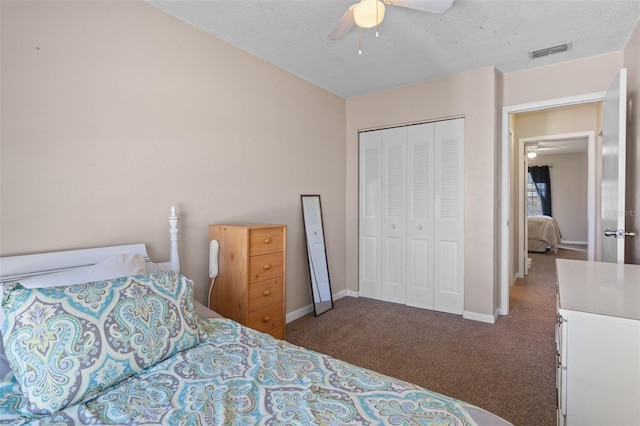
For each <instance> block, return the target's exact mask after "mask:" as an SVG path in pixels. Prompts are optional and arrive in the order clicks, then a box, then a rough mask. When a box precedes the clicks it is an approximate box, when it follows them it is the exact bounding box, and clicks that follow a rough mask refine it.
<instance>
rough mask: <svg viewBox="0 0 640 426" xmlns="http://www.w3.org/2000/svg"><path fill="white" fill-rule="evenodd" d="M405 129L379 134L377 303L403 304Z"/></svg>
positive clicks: (404, 274) (386, 130) (404, 292)
mask: <svg viewBox="0 0 640 426" xmlns="http://www.w3.org/2000/svg"><path fill="white" fill-rule="evenodd" d="M406 149H407V129H406V127H396V128H393V129H385V130H383V131H382V234H381V236H382V253H381V254H382V258H381V266H382V271H381V272H382V288H381V291H382V293H381V299H382V300H386V301H388V302H395V303H406V300H407V294H406V244H405V235H406V184H405V182H406V157H407V154H406V152H407V151H406Z"/></svg>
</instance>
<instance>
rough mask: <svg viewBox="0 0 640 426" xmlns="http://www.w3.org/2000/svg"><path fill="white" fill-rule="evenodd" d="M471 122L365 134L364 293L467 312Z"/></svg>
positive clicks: (361, 270)
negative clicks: (466, 146)
mask: <svg viewBox="0 0 640 426" xmlns="http://www.w3.org/2000/svg"><path fill="white" fill-rule="evenodd" d="M463 140H464V120H463V119H457V120H448V121H443V122H437V123H426V124H419V125H412V126H403V127H397V128H390V129H383V130H376V131H369V132H363V133H361V134H360V191H359V192H360V199H359V208H360V217H359V219H360V222H359V227H360V229H359V232H360V238H359V240H360V241H359V248H360V252H359V262H360V265H359V274H360V278H359V284H360V288H359V293H360V295H361V296H363V297H370V298H374V299H380V300H386V301H390V302H396V303H403V304H407V305H410V306H416V307H420V308H426V309H435V310H439V311H444V312H452V313H462V311H463V307H464V292H463V290H464V276H463V271H464V269H463V268H464V261H463V258H464V250H463V238H464V214H463V213H464V205H463V195H464V192H463V187H462V184H463V176H464V175H463V172H464V170H463Z"/></svg>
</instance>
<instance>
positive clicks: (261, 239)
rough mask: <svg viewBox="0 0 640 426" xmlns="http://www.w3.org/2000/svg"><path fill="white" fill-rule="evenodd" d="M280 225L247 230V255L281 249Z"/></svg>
mask: <svg viewBox="0 0 640 426" xmlns="http://www.w3.org/2000/svg"><path fill="white" fill-rule="evenodd" d="M283 247H284V243H283V232H282V227H279V228H262V229H252V230H251V231H250V232H249V256H255V255H258V254H265V253H272V252H274V251H282V249H283Z"/></svg>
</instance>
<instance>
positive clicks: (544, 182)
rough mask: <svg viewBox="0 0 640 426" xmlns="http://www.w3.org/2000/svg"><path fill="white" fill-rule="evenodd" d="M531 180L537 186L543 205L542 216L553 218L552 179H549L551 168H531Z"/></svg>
mask: <svg viewBox="0 0 640 426" xmlns="http://www.w3.org/2000/svg"><path fill="white" fill-rule="evenodd" d="M529 173H531V179H532V180H533V183H534V184H535V185H536V190H537V191H538V195H539V196H540V202H541V203H542V214H543V215H545V216H551V178H550V177H549V166H532V167H529Z"/></svg>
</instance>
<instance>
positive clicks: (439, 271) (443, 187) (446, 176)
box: [434, 119, 464, 314]
mask: <svg viewBox="0 0 640 426" xmlns="http://www.w3.org/2000/svg"><path fill="white" fill-rule="evenodd" d="M435 158H437V159H438V161H436V163H435V181H436V184H435V210H434V212H435V223H434V265H435V269H434V272H435V274H434V286H435V292H434V309H435V310H437V311H441V312H450V313H456V314H462V312H463V310H464V186H463V185H464V164H463V160H464V119H457V120H448V121H441V122H438V123H436V127H435Z"/></svg>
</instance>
